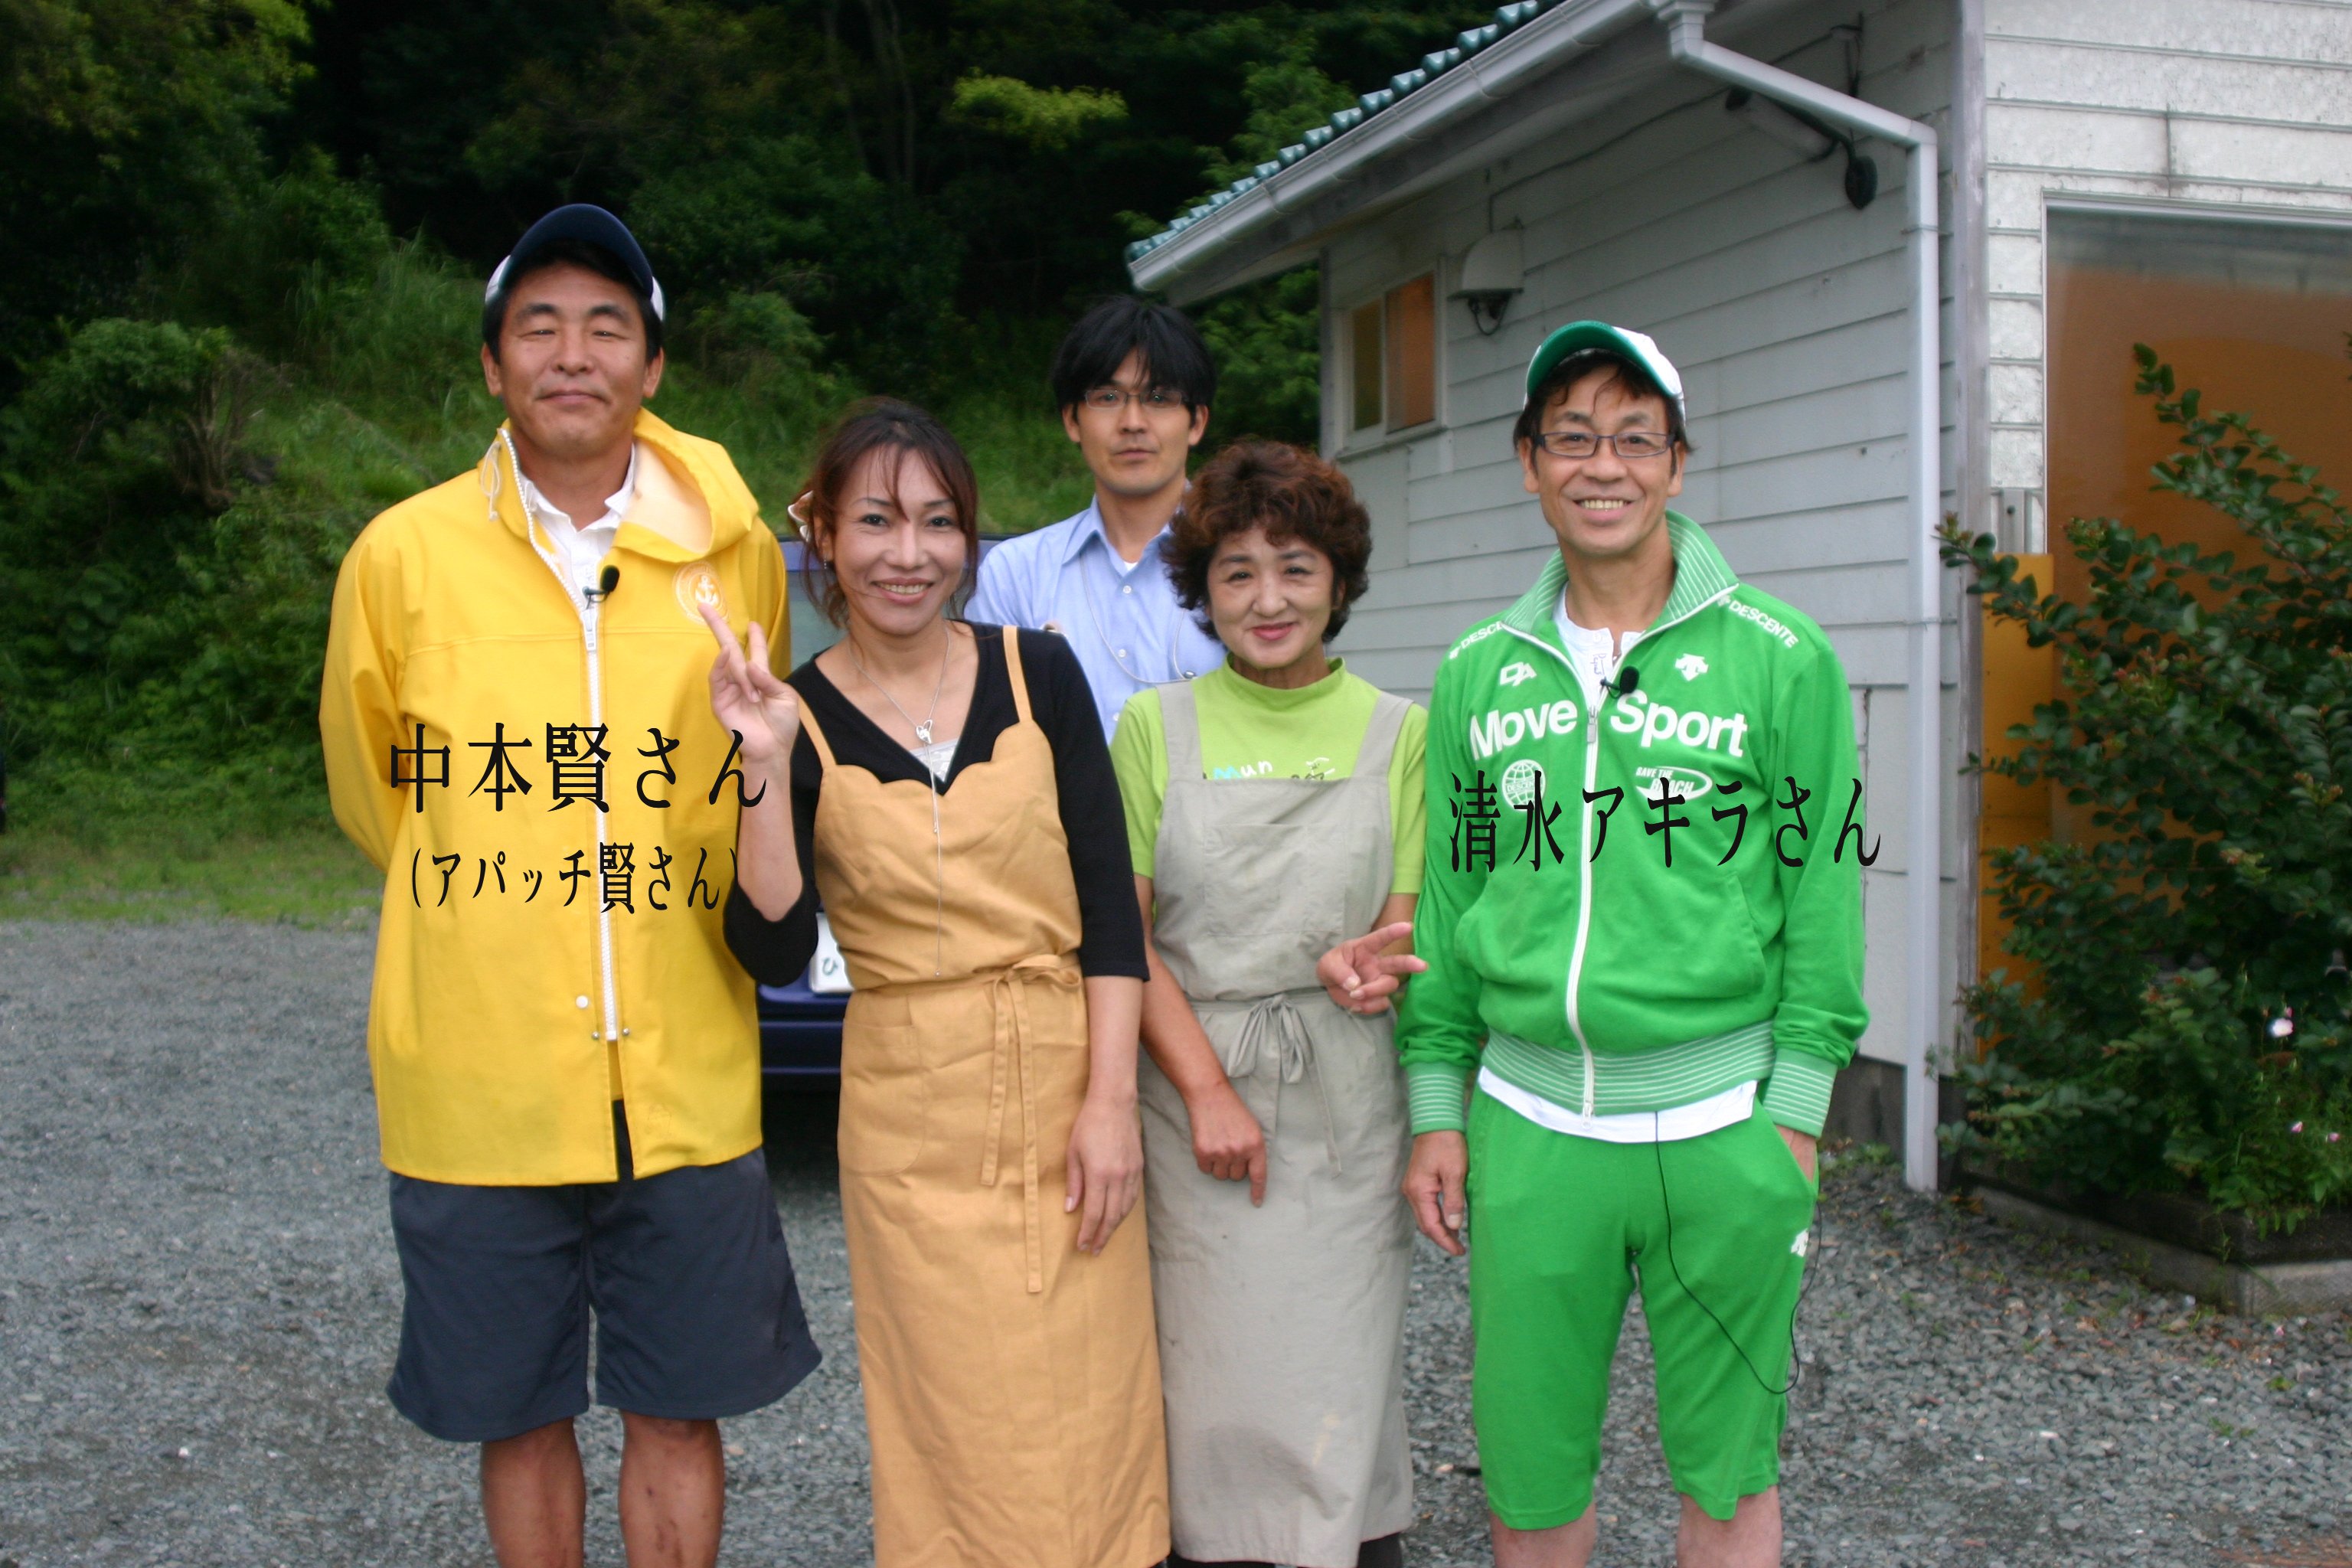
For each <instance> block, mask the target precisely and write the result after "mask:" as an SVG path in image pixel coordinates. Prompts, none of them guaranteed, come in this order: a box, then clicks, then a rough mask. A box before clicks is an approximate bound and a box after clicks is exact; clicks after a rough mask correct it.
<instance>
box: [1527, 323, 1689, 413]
mask: <svg viewBox="0 0 2352 1568" xmlns="http://www.w3.org/2000/svg"><path fill="white" fill-rule="evenodd" d="M1580 349H1605V350H1607V351H1608V352H1609V353H1613V354H1616V355H1619V356H1620V357H1622V358H1623V359H1626V360H1629V361H1631V362H1632V363H1634V364H1638V365H1640V366H1641V367H1642V368H1643V370H1645V371H1647V372H1649V374H1650V379H1651V380H1652V381H1654V382H1656V383H1657V384H1658V390H1660V391H1661V392H1664V394H1665V395H1667V396H1668V397H1669V398H1671V399H1673V400H1674V405H1675V413H1676V414H1679V415H1681V416H1683V417H1684V418H1685V419H1687V418H1689V417H1690V410H1689V409H1687V408H1685V407H1684V406H1683V377H1682V372H1680V371H1678V370H1676V369H1675V362H1674V361H1672V360H1670V359H1668V358H1667V357H1666V356H1665V355H1664V354H1663V353H1660V352H1659V351H1658V345H1657V342H1656V341H1655V340H1654V339H1653V338H1652V337H1651V336H1650V335H1649V334H1648V333H1647V332H1637V331H1632V330H1631V329H1629V328H1625V327H1612V326H1611V325H1610V324H1609V323H1608V322H1606V321H1570V323H1569V324H1568V325H1566V326H1564V327H1562V328H1560V329H1559V330H1558V331H1555V332H1553V333H1552V334H1551V336H1549V337H1548V338H1546V339H1544V341H1543V342H1541V343H1540V344H1538V345H1537V348H1536V357H1535V358H1533V359H1531V360H1529V361H1528V396H1529V397H1533V396H1534V395H1536V388H1537V387H1538V386H1540V385H1542V384H1543V378H1544V377H1545V376H1548V375H1549V374H1551V373H1552V367H1553V366H1555V365H1557V364H1559V362H1560V361H1562V360H1564V359H1566V358H1567V357H1568V356H1569V355H1570V354H1572V353H1576V352H1577V351H1578V350H1580Z"/></svg>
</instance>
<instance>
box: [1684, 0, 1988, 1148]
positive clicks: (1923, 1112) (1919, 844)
mask: <svg viewBox="0 0 2352 1568" xmlns="http://www.w3.org/2000/svg"><path fill="white" fill-rule="evenodd" d="M1651 3H1652V5H1654V6H1655V8H1656V10H1657V14H1658V19H1659V20H1660V21H1662V22H1664V24H1665V25H1666V38H1667V43H1668V46H1669V47H1671V48H1672V49H1673V51H1674V57H1675V59H1677V60H1679V61H1681V62H1682V63H1683V64H1684V65H1686V66H1688V67H1690V68H1692V69H1694V70H1697V71H1703V72H1705V73H1706V75H1708V76H1711V77H1715V78H1717V79H1718V80H1722V81H1727V82H1730V83H1732V84H1734V85H1735V86H1738V87H1744V88H1747V89H1749V90H1750V91H1752V92H1755V93H1758V94H1760V95H1761V96H1763V97H1766V98H1771V99H1777V100H1780V102H1782V103H1787V104H1793V105H1796V106H1797V107H1800V108H1801V109H1804V110H1808V111H1809V112H1811V113H1813V114H1817V115H1819V116H1820V117H1821V118H1822V119H1823V120H1826V121H1831V122H1832V123H1833V124H1838V125H1843V126H1845V127H1847V128H1849V129H1851V130H1853V131H1854V132H1858V133H1860V134H1862V135H1865V136H1875V137H1877V138H1878V139H1879V140H1881V141H1884V142H1894V143H1895V145H1897V146H1899V147H1902V148H1904V149H1906V153H1907V163H1906V172H1905V176H1904V178H1905V183H1906V185H1907V186H1908V187H1909V188H1908V193H1907V194H1908V195H1909V197H1910V202H1911V216H1910V223H1909V225H1908V226H1907V227H1906V231H1905V250H1906V254H1907V258H1908V259H1909V262H1910V270H1911V356H1910V358H1911V365H1910V372H1911V376H1910V379H1911V421H1910V426H1911V428H1910V437H1909V439H1910V446H1911V506H1912V522H1911V528H1910V530H1909V532H1910V562H1909V566H1910V578H1911V615H1910V621H1909V626H1908V627H1907V628H1906V629H1907V631H1908V633H1909V639H1908V640H1909V654H1910V660H1909V662H1910V688H1911V691H1910V697H1911V701H1910V708H1911V714H1910V718H1911V734H1910V742H1911V743H1910V748H1909V750H1910V755H1911V777H1910V785H1911V791H1910V794H1911V801H1910V808H1911V820H1910V822H1909V824H1908V825H1907V826H1908V827H1909V842H1908V844H1907V846H1906V875H1905V878H1904V884H1905V887H1904V890H1905V894H1906V900H1905V902H1906V906H1907V908H1908V910H1909V916H1910V918H1909V920H1908V921H1907V922H1906V923H1907V924H1908V926H1909V937H1910V941H1909V942H1908V944H1907V950H1908V959H1909V969H1910V973H1909V974H1908V975H1907V976H1906V984H1905V985H1904V988H1903V989H1904V997H1905V1004H1906V1005H1905V1014H1906V1016H1905V1018H1904V1078H1903V1174H1904V1179H1905V1181H1906V1183H1907V1184H1909V1185H1910V1186H1911V1187H1913V1188H1914V1189H1916V1190H1917V1191H1920V1192H1931V1191H1933V1190H1934V1189H1935V1186H1936V1155H1937V1148H1936V1114H1937V1104H1936V1100H1937V1079H1936V1068H1937V1059H1936V1058H1937V1055H1938V1046H1939V1043H1940V1041H1941V1039H1942V1037H1943V1033H1944V1027H1943V1022H1942V1018H1943V1011H1944V1009H1943V989H1944V987H1943V973H1944V971H1943V905H1942V894H1943V784H1944V763H1943V752H1944V744H1943V732H1942V728H1941V726H1942V721H1943V668H1942V647H1941V636H1940V634H1941V631H1942V624H1943V605H1942V592H1941V571H1942V564H1941V558H1940V555H1939V553H1938V551H1937V532H1938V531H1939V530H1940V529H1941V527H1942V524H1943V463H1942V452H1943V418H1942V415H1943V408H1942V403H1941V394H1940V388H1941V382H1940V379H1939V375H1940V369H1941V362H1942V357H1943V356H1942V352H1941V344H1940V342H1939V341H1938V333H1939V319H1938V318H1939V314H1940V311H1941V308H1942V297H1941V290H1940V289H1939V287H1938V280H1937V269H1936V264H1937V256H1936V237H1937V226H1938V218H1937V190H1936V180H1937V174H1936V132H1935V130H1934V129H1933V128H1932V127H1930V126H1927V125H1923V124H1921V123H1920V122H1919V121H1916V120H1906V119H1905V118H1904V117H1903V116H1901V115H1899V114H1895V113H1893V112H1891V111H1890V110H1884V109H1881V108H1879V107H1878V106H1877V105H1876V104H1874V103H1866V102H1864V100H1861V99H1858V98H1853V97H1850V96H1848V95H1847V94H1845V93H1843V92H1838V91H1835V90H1833V89H1830V88H1826V87H1823V86H1822V85H1821V84H1820V83H1819V82H1814V81H1808V80H1806V79H1804V78H1803V77H1801V76H1798V75H1796V74H1794V73H1793V72H1790V71H1785V70H1782V69H1780V68H1779V67H1777V66H1769V65H1766V64H1765V63H1764V62H1763V61H1761V60H1757V59H1750V58H1748V57H1747V56H1746V55H1743V54H1739V53H1738V52H1737V51H1735V50H1731V49H1727V48H1725V47H1722V46H1721V45H1719V44H1711V43H1709V42H1707V40H1706V18H1707V15H1708V13H1709V12H1711V11H1713V10H1714V9H1715V0H1651Z"/></svg>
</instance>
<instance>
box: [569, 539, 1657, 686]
mask: <svg viewBox="0 0 2352 1568" xmlns="http://www.w3.org/2000/svg"><path fill="white" fill-rule="evenodd" d="M604 570H605V571H607V572H610V571H611V570H612V568H611V567H610V566H607V567H605V568H604ZM1641 685H1642V672H1641V671H1640V670H1638V669H1635V668H1633V666H1632V665H1630V664H1629V665H1627V666H1625V667H1624V668H1622V669H1620V670H1619V671H1618V672H1617V679H1614V680H1604V681H1602V682H1601V690H1603V691H1611V692H1614V693H1616V694H1617V695H1618V696H1620V697H1631V696H1633V693H1634V692H1635V691H1637V690H1639V689H1641Z"/></svg>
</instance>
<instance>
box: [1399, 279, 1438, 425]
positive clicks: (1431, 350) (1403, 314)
mask: <svg viewBox="0 0 2352 1568" xmlns="http://www.w3.org/2000/svg"><path fill="white" fill-rule="evenodd" d="M1388 337H1389V345H1388V346H1389V355H1388V359H1389V364H1388V371H1389V428H1390V429H1391V430H1402V429H1407V428H1409V427H1411V426H1415V425H1426V424H1428V423H1429V422H1430V421H1431V420H1433V419H1434V418H1436V417H1437V280H1436V279H1433V278H1431V277H1428V276H1427V275H1423V276H1422V277H1419V278H1416V279H1413V280H1412V282H1410V283H1407V284H1404V285H1402V287H1399V288H1395V289H1390V290H1389V298H1388Z"/></svg>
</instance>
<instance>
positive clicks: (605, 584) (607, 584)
mask: <svg viewBox="0 0 2352 1568" xmlns="http://www.w3.org/2000/svg"><path fill="white" fill-rule="evenodd" d="M620 585H621V569H620V568H619V567H618V566H607V567H605V568H604V571H602V572H600V573H598V574H596V585H595V586H594V587H593V588H583V589H582V590H581V591H580V596H581V597H582V598H583V599H585V600H587V601H588V602H589V603H590V604H592V605H593V604H594V603H595V602H596V601H597V600H599V599H609V598H611V597H612V596H613V590H614V589H615V588H617V587H619V586H620ZM1628 689H1629V690H1630V689H1631V688H1628Z"/></svg>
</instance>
